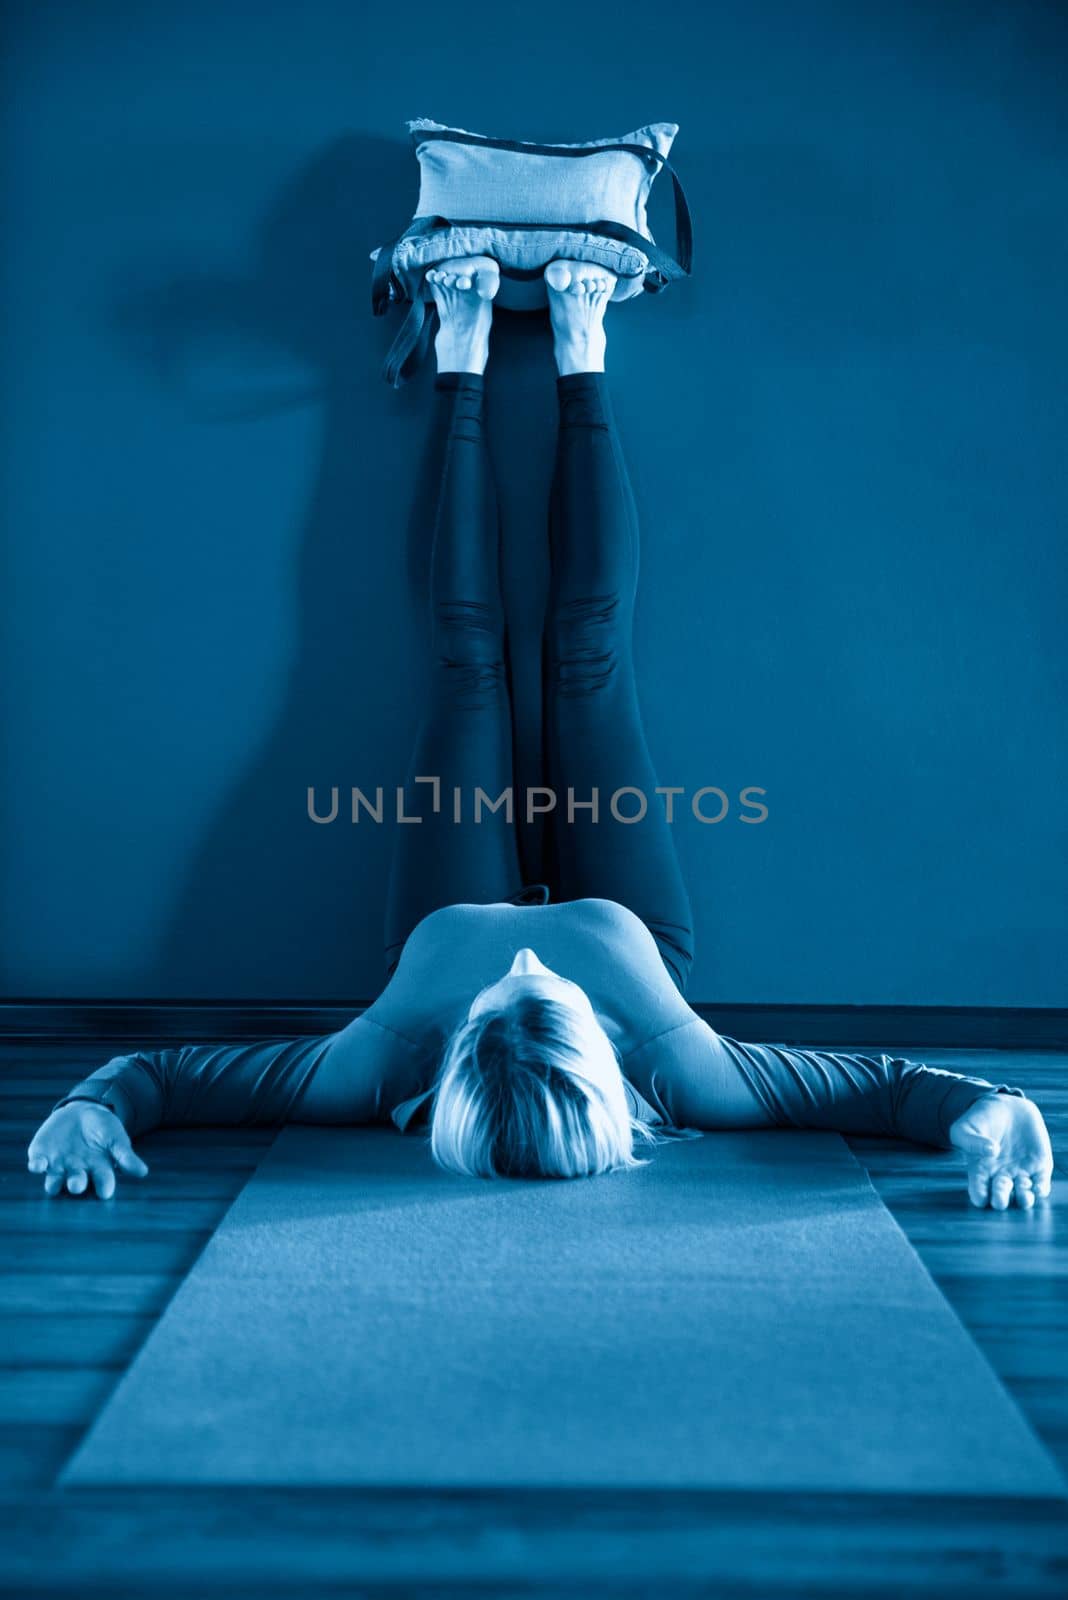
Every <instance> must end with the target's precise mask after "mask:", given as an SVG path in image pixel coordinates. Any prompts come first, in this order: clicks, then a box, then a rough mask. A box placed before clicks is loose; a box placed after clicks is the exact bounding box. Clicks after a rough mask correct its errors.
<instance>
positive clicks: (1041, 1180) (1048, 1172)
mask: <svg viewBox="0 0 1068 1600" xmlns="http://www.w3.org/2000/svg"><path fill="white" fill-rule="evenodd" d="M1031 1185H1032V1189H1033V1191H1034V1196H1035V1199H1036V1200H1044V1199H1045V1198H1046V1196H1047V1195H1048V1194H1049V1191H1050V1189H1051V1188H1052V1185H1053V1168H1052V1167H1039V1168H1038V1169H1037V1171H1035V1172H1032V1174H1031Z"/></svg>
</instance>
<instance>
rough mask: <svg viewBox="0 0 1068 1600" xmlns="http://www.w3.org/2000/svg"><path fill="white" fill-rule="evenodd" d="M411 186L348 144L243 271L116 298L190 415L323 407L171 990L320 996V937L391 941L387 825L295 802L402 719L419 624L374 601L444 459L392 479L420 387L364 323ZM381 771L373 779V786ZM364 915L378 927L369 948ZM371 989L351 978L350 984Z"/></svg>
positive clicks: (415, 560) (411, 543)
mask: <svg viewBox="0 0 1068 1600" xmlns="http://www.w3.org/2000/svg"><path fill="white" fill-rule="evenodd" d="M412 179H413V170H412V157H411V154H410V151H409V150H408V149H407V147H406V146H405V145H402V144H400V143H397V142H391V141H389V140H385V139H381V138H375V137H373V136H370V135H362V134H360V135H351V136H347V137H345V138H343V139H341V140H339V141H337V142H336V143H334V144H333V145H331V146H330V147H328V148H327V149H326V150H325V151H323V152H322V153H321V154H319V155H318V156H317V157H315V158H314V159H313V160H311V161H309V163H308V164H307V165H306V166H305V167H304V168H303V169H302V170H301V171H299V172H298V173H297V174H296V176H295V177H293V178H292V179H291V180H290V181H289V182H288V183H287V184H286V185H285V186H284V188H283V190H282V192H281V193H280V195H279V197H278V199H277V202H276V203H275V204H274V206H273V207H272V208H271V210H270V212H269V214H268V215H267V216H266V218H265V220H264V222H263V224H262V227H261V228H260V230H259V233H258V237H257V239H256V241H255V248H254V250H253V252H252V260H253V266H252V268H251V270H250V272H249V273H248V275H247V276H246V277H242V278H225V277H220V276H210V275H205V276H203V277H198V276H189V275H187V276H185V277H179V278H174V279H170V280H168V281H157V282H155V283H151V284H149V285H147V286H139V287H137V288H136V289H131V290H128V291H127V292H125V293H123V294H121V295H120V297H119V301H118V304H117V306H116V307H115V315H116V321H117V326H118V329H119V332H120V335H121V337H122V338H123V339H124V340H125V341H126V342H127V343H128V344H131V345H133V346H134V348H135V350H136V351H137V353H138V354H139V356H140V358H141V359H142V360H143V361H145V362H147V363H148V364H149V366H150V367H151V369H152V370H154V372H155V373H156V374H157V376H158V378H159V380H160V381H161V382H162V383H165V384H166V385H167V386H168V387H170V388H172V389H175V390H177V392H178V394H179V395H180V397H181V398H182V402H183V405H184V407H185V410H186V414H187V415H189V416H190V417H191V419H192V420H194V421H198V420H202V421H204V422H208V423H215V424H217V425H222V424H233V423H236V422H239V421H244V420H255V419H257V418H263V417H265V416H267V415H270V414H272V413H274V412H277V411H279V410H283V409H292V408H295V407H307V406H315V407H317V408H318V410H319V412H320V415H321V444H320V446H319V461H318V467H317V470H316V473H315V479H314V484H313V487H312V489H311V492H310V496H309V500H308V505H307V509H306V511H305V513H304V517H303V525H302V528H301V530H300V535H299V540H297V541H294V545H295V548H296V549H297V551H298V558H297V559H298V564H297V566H296V573H295V580H296V587H297V593H296V596H295V599H294V605H293V610H294V612H295V636H294V639H293V643H292V645H291V659H290V663H289V667H288V682H287V687H286V693H285V699H284V703H283V704H282V706H281V710H280V712H279V715H278V717H277V720H276V722H275V725H274V727H273V728H272V729H271V730H270V732H269V733H268V734H267V735H266V736H265V737H264V738H263V739H262V741H261V742H260V745H259V748H258V749H257V750H256V752H255V755H254V758H253V759H252V761H251V762H250V763H249V765H248V766H247V767H246V769H245V770H244V771H242V772H238V773H236V775H234V776H233V779H232V782H231V785H230V788H229V792H228V793H227V795H226V798H225V801H224V803H223V804H222V805H221V806H220V808H219V810H218V813H217V815H216V816H215V818H214V821H213V822H212V824H211V825H210V828H209V829H208V831H207V833H206V835H205V837H204V838H203V840H202V842H201V844H200V846H199V848H198V850H197V852H196V854H195V856H194V857H193V858H192V860H191V862H190V864H189V867H188V871H187V874H186V877H185V881H184V884H183V886H182V888H181V891H180V893H179V895H178V897H177V900H176V902H175V904H174V906H173V908H172V910H171V913H170V920H169V926H168V927H167V929H166V931H165V933H164V934H163V936H162V938H161V940H160V944H159V946H158V948H157V950H156V951H154V952H153V963H152V964H153V966H154V968H155V970H154V972H152V973H151V974H150V981H151V982H153V983H154V984H155V985H156V988H157V990H158V992H159V993H167V992H169V984H170V983H173V978H169V977H168V975H170V974H173V973H174V972H183V973H195V974H196V975H197V976H196V978H195V979H194V981H195V983H196V990H197V993H198V994H200V995H202V996H204V997H205V998H211V997H216V996H231V997H235V998H258V997H269V996H272V995H277V994H278V991H277V987H276V985H274V984H273V983H272V982H271V978H272V975H274V974H278V973H279V972H285V973H288V974H290V982H289V984H288V985H287V991H286V992H287V994H289V993H291V994H297V995H307V996H310V997H314V996H315V995H316V993H317V992H318V993H319V994H320V995H322V994H323V990H322V987H321V985H320V986H319V988H318V991H317V986H316V978H315V967H314V962H315V953H316V951H317V950H322V948H323V946H324V944H325V943H326V941H328V940H330V939H331V938H336V939H338V940H341V941H343V943H342V945H341V947H340V948H342V950H346V949H349V948H351V949H352V950H353V952H354V957H353V965H354V964H355V952H356V951H358V950H359V949H360V948H361V947H363V948H364V949H366V947H367V945H368V943H370V944H371V945H372V946H373V947H374V946H378V947H380V944H381V935H380V928H381V921H382V906H383V904H384V892H385V882H386V872H387V864H388V835H389V830H388V829H387V828H385V827H381V828H375V829H373V830H371V829H366V828H365V829H364V830H362V831H361V832H357V830H356V829H354V828H351V827H348V826H337V827H332V828H317V827H315V826H313V825H312V824H311V823H310V822H309V821H308V820H307V817H306V812H305V793H306V790H307V787H308V785H309V784H313V783H314V784H315V785H316V786H317V787H318V788H319V793H320V794H321V795H325V794H327V793H328V789H329V786H330V784H332V783H337V784H340V785H345V784H346V783H348V782H359V781H360V776H359V774H360V772H361V770H362V769H361V757H362V759H363V762H364V764H365V765H366V763H367V760H368V753H370V756H371V757H372V758H373V764H374V765H375V766H376V767H377V766H379V765H381V764H382V756H381V752H382V751H383V750H388V749H389V748H390V741H391V736H392V738H393V739H396V737H397V734H396V732H394V730H396V729H398V728H399V729H402V730H406V729H407V728H408V727H409V725H410V724H411V721H412V712H413V707H412V705H411V696H410V694H409V693H407V689H408V686H409V684H410V681H411V678H410V674H408V673H405V675H404V681H402V682H399V683H393V682H391V681H390V679H391V674H390V668H391V667H392V666H393V665H394V664H395V662H396V661H397V659H398V658H399V653H400V651H399V647H398V645H397V642H396V640H397V634H398V631H399V630H400V631H401V632H402V637H403V628H404V627H405V626H406V625H407V619H399V622H398V619H396V618H394V617H390V618H389V619H388V622H386V623H384V619H383V598H382V596H383V592H386V593H389V592H391V586H392V592H395V591H396V585H397V583H398V575H397V566H398V544H399V543H400V541H401V539H402V538H403V532H402V529H403V522H404V517H405V514H406V510H407V514H408V527H409V536H408V545H407V549H408V562H407V567H408V574H407V575H408V579H409V585H410V586H416V587H417V586H418V585H419V583H420V582H421V581H422V576H423V573H424V571H425V568H426V565H427V562H428V560H429V534H430V532H431V523H430V517H429V514H428V507H429V505H430V497H431V494H432V491H433V488H434V485H435V482H436V478H437V476H438V473H439V471H440V462H439V461H437V460H435V459H434V454H433V452H432V451H430V450H428V449H424V450H423V452H422V459H421V461H416V460H415V459H413V462H412V468H411V472H410V473H406V472H399V471H398V470H397V463H398V458H399V457H400V452H401V451H403V450H405V449H407V448H409V447H408V446H407V445H406V444H405V442H404V439H403V438H401V439H400V440H398V433H401V434H407V435H409V436H410V435H411V433H412V422H413V419H414V418H417V417H418V416H419V415H420V414H421V413H422V412H423V411H424V410H425V401H424V400H423V398H422V396H421V395H420V394H419V393H418V392H417V390H416V388H415V386H413V387H412V388H410V389H409V390H407V391H404V392H402V393H401V394H397V395H391V394H390V391H388V390H387V389H386V386H385V384H384V383H383V381H382V379H381V377H380V372H379V369H380V366H381V361H382V358H383V356H384V354H385V350H386V348H387V346H388V342H389V341H390V340H391V339H392V338H393V336H394V333H395V330H396V327H397V320H398V318H399V313H398V314H396V315H391V316H390V317H388V318H386V319H383V321H382V322H381V323H375V324H372V322H371V314H370V306H369V284H370V261H369V259H368V255H369V251H370V250H371V249H372V248H373V246H374V245H375V244H377V243H380V242H382V240H384V239H387V238H390V237H394V236H395V235H396V234H397V233H399V232H400V231H401V229H402V228H403V227H404V225H405V223H406V221H407V220H408V218H407V217H405V216H403V215H398V214H397V204H398V197H401V198H402V199H403V197H405V196H406V195H407V194H408V193H409V192H410V190H411V188H412ZM369 325H370V326H369ZM264 352H267V353H268V359H269V360H270V359H271V353H272V352H273V353H274V358H275V362H276V365H275V371H276V372H277V357H278V356H281V357H282V359H283V366H284V367H285V368H286V369H287V370H288V371H289V372H290V373H291V372H292V371H293V370H294V369H297V368H299V369H301V370H303V371H305V372H310V373H311V374H313V376H312V377H311V378H310V379H308V380H307V381H304V382H300V381H296V380H294V379H292V377H287V378H286V379H285V380H284V381H283V382H281V383H279V382H278V381H277V377H276V376H275V377H272V378H264V377H263V373H264V370H265V369H264V366H263V359H262V358H263V354H264ZM223 371H224V372H225V373H226V386H225V390H223V391H222V392H220V390H219V388H218V387H215V388H214V390H213V387H212V383H211V381H210V375H211V374H212V373H213V372H214V373H218V372H223ZM257 372H258V374H259V376H257V375H256V374H257ZM250 373H251V374H252V377H251V378H249V376H248V374H250ZM205 374H208V375H209V379H208V381H207V383H206V382H205ZM235 374H236V376H235ZM261 380H262V381H261ZM235 384H237V385H238V387H235ZM409 507H410V510H408V508H409ZM391 517H392V519H393V520H394V522H395V524H396V530H395V531H393V530H392V529H391V528H390V519H391ZM236 599H237V597H235V601H236ZM235 627H236V630H237V631H236V632H235V639H234V649H235V650H239V649H240V648H241V632H242V631H244V630H246V629H251V628H254V627H255V618H254V617H251V616H249V615H247V614H246V613H241V614H240V615H239V617H238V619H237V621H236V624H235ZM419 643H420V645H421V639H420V640H419ZM384 651H385V654H386V656H387V658H388V659H387V660H385V661H384V660H383V654H384ZM394 676H395V674H394ZM240 734H241V730H239V729H237V730H235V735H236V736H237V742H240ZM405 737H406V733H405ZM402 776H403V773H400V774H399V775H398V778H397V781H399V780H400V777H402ZM391 778H392V772H390V773H383V774H382V776H381V779H380V780H379V778H378V777H377V776H373V775H372V773H371V770H370V768H368V770H367V773H366V779H367V781H368V783H369V784H373V783H375V782H377V781H382V782H384V783H385V782H387V781H389V780H390V779H391ZM344 816H345V811H344V806H343V807H342V813H341V821H342V822H343V821H344ZM363 907H366V908H367V910H366V918H367V923H368V929H369V931H368V929H361V930H359V935H358V936H357V934H356V932H355V931H354V919H355V918H356V917H358V916H361V915H363V912H362V908H363ZM334 970H335V971H336V970H337V959H336V957H335V960H334ZM361 987H362V988H364V989H365V988H366V984H365V983H364V984H362V985H361V983H360V982H359V979H358V978H357V977H356V976H355V975H354V978H353V982H352V984H351V987H350V989H349V994H350V995H351V996H353V997H359V990H360V989H361ZM335 992H336V991H335ZM337 997H338V998H345V996H341V995H339V996H337Z"/></svg>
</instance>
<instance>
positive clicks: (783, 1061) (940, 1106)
mask: <svg viewBox="0 0 1068 1600" xmlns="http://www.w3.org/2000/svg"><path fill="white" fill-rule="evenodd" d="M623 1067H624V1071H625V1072H626V1073H627V1076H628V1077H631V1078H633V1081H634V1083H635V1085H636V1087H637V1088H638V1089H639V1090H640V1091H641V1092H642V1093H643V1094H644V1093H646V1091H647V1089H648V1091H649V1092H650V1096H651V1097H652V1098H653V1101H654V1104H657V1103H658V1104H659V1105H660V1107H661V1108H662V1109H663V1111H664V1112H665V1114H666V1115H667V1117H668V1118H669V1120H671V1121H672V1122H674V1123H675V1124H676V1125H678V1126H689V1127H696V1128H707V1129H716V1128H720V1129H721V1128H755V1127H794V1128H822V1129H826V1130H828V1131H831V1132H835V1133H857V1134H882V1135H884V1136H885V1135H890V1136H893V1137H897V1138H903V1139H911V1140H914V1141H915V1142H916V1143H919V1144H929V1145H935V1146H937V1147H938V1148H940V1149H949V1148H956V1149H959V1150H961V1151H962V1153H963V1154H964V1155H965V1157H966V1159H967V1161H968V1165H969V1194H970V1196H971V1198H972V1200H973V1202H974V1203H975V1204H976V1205H986V1204H987V1203H988V1202H989V1203H992V1204H993V1205H994V1206H995V1207H996V1208H997V1209H1004V1206H1005V1205H1007V1204H1008V1201H1009V1198H1010V1197H1011V1196H1013V1195H1015V1197H1016V1199H1017V1203H1018V1204H1022V1205H1024V1206H1026V1205H1029V1204H1030V1203H1031V1201H1030V1200H1028V1199H1027V1198H1026V1195H1027V1193H1028V1192H1030V1194H1031V1195H1032V1197H1033V1196H1035V1195H1038V1196H1041V1195H1043V1194H1046V1193H1048V1192H1049V1185H1050V1178H1051V1174H1052V1170H1053V1159H1052V1153H1051V1151H1050V1145H1049V1135H1048V1134H1047V1132H1046V1128H1045V1123H1044V1122H1043V1120H1042V1114H1041V1112H1040V1111H1039V1110H1038V1107H1037V1106H1035V1105H1033V1104H1032V1102H1031V1101H1029V1100H1028V1099H1027V1098H1026V1096H1025V1095H1024V1092H1023V1090H1022V1089H1019V1088H1013V1087H1009V1086H1008V1085H1004V1084H1003V1085H997V1086H995V1085H994V1084H992V1083H990V1082H988V1081H987V1080H986V1079H985V1078H978V1077H972V1076H970V1075H968V1074H964V1073H957V1072H947V1071H945V1070H944V1069H943V1068H941V1067H930V1066H926V1065H924V1064H923V1063H922V1062H916V1061H909V1060H907V1059H905V1058H903V1057H896V1056H889V1055H853V1054H849V1055H846V1054H839V1053H836V1052H833V1051H828V1050H799V1049H787V1048H785V1047H784V1046H780V1045H760V1044H742V1043H740V1042H739V1041H738V1040H736V1039H728V1038H726V1037H725V1036H724V1035H722V1034H718V1033H716V1032H715V1031H714V1030H713V1029H712V1028H710V1027H709V1026H708V1024H707V1023H706V1022H704V1021H703V1019H701V1018H700V1017H694V1018H693V1019H692V1020H691V1021H689V1022H684V1023H682V1024H680V1025H679V1026H678V1027H676V1028H674V1029H672V1030H671V1031H670V1032H668V1033H666V1034H662V1035H660V1037H659V1038H658V1039H654V1040H652V1041H651V1042H650V1043H649V1044H647V1045H645V1046H643V1048H642V1049H641V1050H639V1051H635V1052H632V1054H631V1055H629V1056H627V1057H625V1058H624V1063H623ZM1010 1180H1011V1181H1010Z"/></svg>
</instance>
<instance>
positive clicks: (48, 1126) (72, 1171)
mask: <svg viewBox="0 0 1068 1600" xmlns="http://www.w3.org/2000/svg"><path fill="white" fill-rule="evenodd" d="M26 1155H27V1162H26V1164H27V1166H28V1167H29V1169H30V1171H31V1172H43V1173H44V1175H45V1181H44V1186H45V1193H46V1194H59V1193H60V1192H61V1191H62V1190H63V1189H64V1188H66V1189H68V1190H69V1191H70V1193H71V1194H85V1192H86V1190H87V1189H88V1188H89V1180H90V1179H92V1182H93V1187H94V1188H95V1190H96V1192H97V1194H98V1195H99V1196H100V1198H101V1200H110V1198H111V1196H112V1195H113V1194H114V1193H115V1169H116V1168H118V1169H119V1170H120V1171H122V1172H127V1173H129V1174H130V1176H131V1177H133V1178H144V1177H147V1176H148V1168H147V1167H146V1166H145V1163H144V1162H143V1161H142V1160H141V1157H140V1156H139V1155H136V1154H135V1153H134V1148H133V1145H132V1144H131V1143H130V1136H129V1134H128V1133H127V1132H126V1129H125V1128H124V1127H123V1125H122V1122H121V1121H120V1120H119V1118H118V1117H117V1116H116V1115H115V1113H114V1112H113V1111H109V1110H108V1108H107V1106H100V1105H95V1104H94V1103H93V1102H92V1101H90V1100H72V1101H71V1102H70V1104H69V1105H65V1106H60V1107H59V1108H58V1109H57V1110H55V1111H53V1112H52V1115H51V1116H50V1117H49V1118H48V1120H47V1121H46V1122H42V1124H41V1126H40V1127H39V1128H38V1130H37V1132H36V1133H35V1134H34V1136H33V1139H32V1140H31V1141H30V1148H29V1150H28V1151H27V1152H26Z"/></svg>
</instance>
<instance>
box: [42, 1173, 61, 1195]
mask: <svg viewBox="0 0 1068 1600" xmlns="http://www.w3.org/2000/svg"><path fill="white" fill-rule="evenodd" d="M66 1181H67V1176H66V1173H64V1172H50V1173H49V1174H48V1177H47V1178H46V1179H45V1181H44V1186H45V1194H60V1193H61V1192H62V1190H63V1185H64V1184H65V1183H66Z"/></svg>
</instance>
